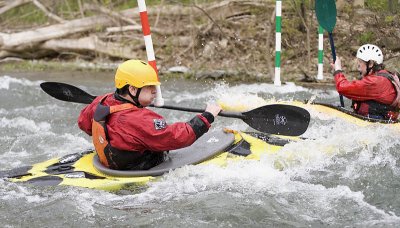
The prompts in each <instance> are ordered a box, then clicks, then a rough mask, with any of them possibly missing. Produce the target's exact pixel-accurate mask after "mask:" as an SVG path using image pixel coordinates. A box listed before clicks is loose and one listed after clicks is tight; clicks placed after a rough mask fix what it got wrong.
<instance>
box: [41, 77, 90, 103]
mask: <svg viewBox="0 0 400 228" xmlns="http://www.w3.org/2000/svg"><path fill="white" fill-rule="evenodd" d="M40 87H42V89H43V91H44V92H46V93H47V94H49V95H50V96H52V97H54V98H56V99H58V100H62V101H68V102H75V103H81V104H90V103H92V101H93V100H94V99H95V98H96V97H95V96H93V95H90V94H88V93H86V92H85V91H83V90H81V89H79V88H78V87H75V86H72V85H68V84H65V83H61V82H43V83H41V84H40Z"/></svg>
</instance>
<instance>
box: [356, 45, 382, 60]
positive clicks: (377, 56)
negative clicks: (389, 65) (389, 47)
mask: <svg viewBox="0 0 400 228" xmlns="http://www.w3.org/2000/svg"><path fill="white" fill-rule="evenodd" d="M357 58H359V59H361V60H363V61H365V62H368V61H369V60H374V61H375V62H376V63H377V64H382V63H383V54H382V51H381V49H379V48H378V46H375V45H373V44H364V45H363V46H361V47H360V48H359V49H358V50H357Z"/></svg>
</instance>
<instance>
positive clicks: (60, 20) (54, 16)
mask: <svg viewBox="0 0 400 228" xmlns="http://www.w3.org/2000/svg"><path fill="white" fill-rule="evenodd" d="M32 3H33V4H35V6H36V7H37V8H39V9H40V10H41V11H43V13H44V14H46V16H48V17H49V18H51V19H53V20H55V21H58V22H60V23H64V22H65V20H64V19H62V18H61V17H59V16H57V15H55V14H53V13H52V12H50V11H49V10H48V9H47V8H46V7H45V6H44V5H43V4H42V3H40V2H39V1H38V0H32Z"/></svg>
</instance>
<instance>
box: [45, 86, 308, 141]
mask: <svg viewBox="0 0 400 228" xmlns="http://www.w3.org/2000/svg"><path fill="white" fill-rule="evenodd" d="M40 87H42V89H43V91H45V92H46V93H47V94H49V95H50V96H52V97H54V98H56V99H58V100H62V101H68V102H75V103H82V104H90V103H92V101H93V100H94V99H95V98H96V96H93V95H90V94H88V93H87V92H85V91H83V90H81V89H79V88H78V87H75V86H73V85H69V84H65V83H60V82H43V83H41V84H40ZM151 107H154V106H153V105H151ZM156 108H164V109H172V110H178V111H187V112H196V113H202V112H204V110H203V109H196V108H184V107H177V106H170V105H164V106H162V107H156ZM219 115H220V116H224V117H231V118H238V119H241V120H243V121H244V122H245V123H247V124H248V125H249V126H251V127H252V128H254V129H256V130H258V131H261V132H265V133H270V134H279V135H288V136H298V135H301V134H303V133H304V132H305V131H306V130H307V127H308V124H309V122H310V113H309V112H308V111H307V110H305V109H303V108H300V107H297V106H291V105H282V104H273V105H266V106H262V107H259V108H256V109H253V110H250V111H248V112H243V113H239V112H238V113H236V112H225V111H222V112H220V113H219Z"/></svg>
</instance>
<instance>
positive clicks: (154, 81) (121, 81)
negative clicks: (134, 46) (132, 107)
mask: <svg viewBox="0 0 400 228" xmlns="http://www.w3.org/2000/svg"><path fill="white" fill-rule="evenodd" d="M160 84H161V83H160V82H159V81H158V77H157V73H156V71H155V70H154V68H153V67H152V66H150V65H149V64H148V63H145V62H143V61H141V60H128V61H125V62H123V63H122V64H120V65H119V66H118V69H117V72H116V73H115V87H117V88H118V89H121V88H122V87H124V86H125V85H131V86H135V87H136V88H142V87H143V86H148V85H160Z"/></svg>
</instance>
